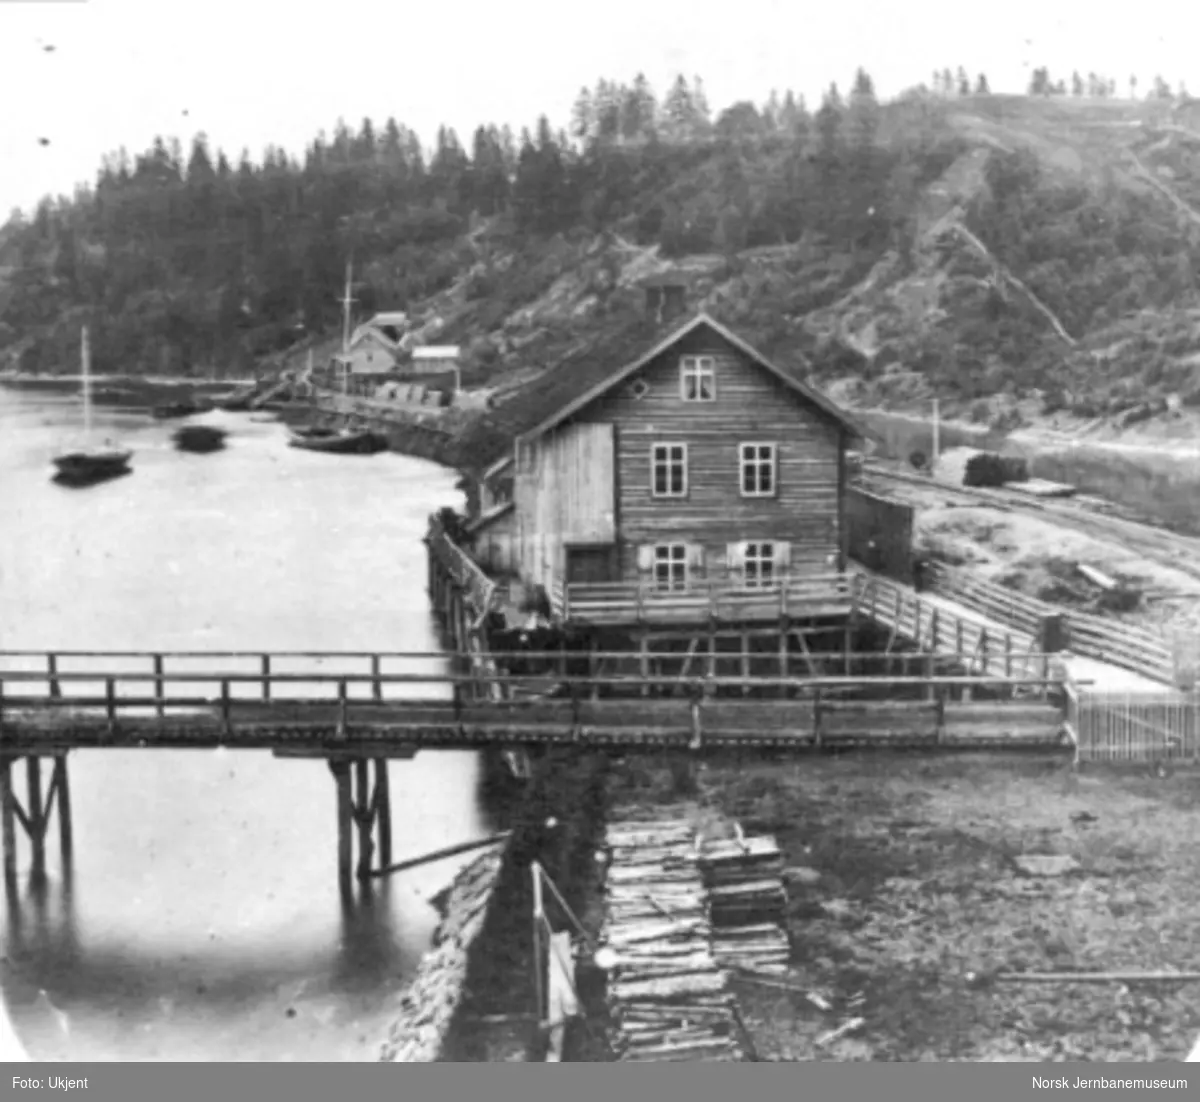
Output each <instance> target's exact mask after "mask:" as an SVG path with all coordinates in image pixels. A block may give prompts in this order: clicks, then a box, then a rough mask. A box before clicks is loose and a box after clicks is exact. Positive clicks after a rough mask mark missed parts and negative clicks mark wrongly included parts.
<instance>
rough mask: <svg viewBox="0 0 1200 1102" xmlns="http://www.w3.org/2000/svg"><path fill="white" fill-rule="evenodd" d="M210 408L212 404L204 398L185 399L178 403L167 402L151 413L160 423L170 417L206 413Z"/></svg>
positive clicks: (156, 407)
mask: <svg viewBox="0 0 1200 1102" xmlns="http://www.w3.org/2000/svg"><path fill="white" fill-rule="evenodd" d="M212 408H213V405H212V402H209V401H207V400H206V399H204V398H185V399H183V400H182V401H180V402H167V403H165V404H163V405H161V406H155V407H154V409H153V411H152V412H153V414H154V416H155V417H157V418H158V419H159V420H160V421H162V420H167V419H168V418H172V417H190V416H191V415H192V414H193V413H208V411H209V410H211V409H212Z"/></svg>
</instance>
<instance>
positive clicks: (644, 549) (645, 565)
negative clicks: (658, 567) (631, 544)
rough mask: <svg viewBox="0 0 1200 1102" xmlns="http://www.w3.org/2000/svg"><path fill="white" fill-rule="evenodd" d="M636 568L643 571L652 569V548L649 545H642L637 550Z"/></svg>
mask: <svg viewBox="0 0 1200 1102" xmlns="http://www.w3.org/2000/svg"><path fill="white" fill-rule="evenodd" d="M637 567H638V569H639V570H643V571H649V570H653V569H654V547H653V546H652V545H651V544H648V543H643V544H642V545H641V546H640V547H639V548H638V549H637Z"/></svg>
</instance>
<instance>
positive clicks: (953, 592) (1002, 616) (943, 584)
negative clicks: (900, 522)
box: [924, 563, 1176, 685]
mask: <svg viewBox="0 0 1200 1102" xmlns="http://www.w3.org/2000/svg"><path fill="white" fill-rule="evenodd" d="M924 574H925V577H926V580H927V582H928V585H929V589H930V591H931V592H934V593H938V594H941V595H942V596H944V597H946V598H947V599H948V600H952V601H955V602H957V603H958V604H961V605H965V606H966V607H967V608H972V609H975V610H976V611H977V612H979V613H981V614H983V615H984V616H987V617H988V618H989V619H992V620H999V621H1001V622H1003V623H1006V624H1010V625H1012V626H1013V627H1015V628H1017V629H1018V630H1020V631H1023V632H1031V631H1038V630H1039V627H1038V625H1039V624H1040V623H1041V622H1042V621H1043V620H1044V619H1045V618H1046V617H1049V616H1058V617H1061V619H1062V621H1063V623H1064V625H1065V628H1066V640H1065V642H1066V644H1067V647H1068V648H1069V649H1070V650H1071V651H1072V652H1073V653H1074V654H1078V655H1082V656H1085V657H1087V658H1095V659H1097V660H1099V661H1101V662H1107V663H1109V664H1110V665H1113V666H1120V667H1121V668H1122V669H1126V670H1131V671H1132V672H1133V673H1138V674H1141V675H1142V676H1143V677H1147V678H1150V679H1151V680H1152V681H1159V682H1162V683H1163V684H1167V685H1174V684H1175V680H1176V661H1175V655H1174V653H1173V650H1172V648H1171V647H1170V646H1169V645H1168V643H1167V641H1166V639H1165V638H1164V637H1163V636H1162V635H1159V634H1156V633H1155V632H1151V631H1146V630H1145V629H1143V628H1137V627H1132V626H1130V625H1127V624H1121V623H1118V622H1116V621H1114V620H1108V619H1105V618H1103V617H1100V616H1092V615H1089V614H1088V613H1085V612H1077V611H1075V610H1074V609H1068V608H1063V607H1062V606H1059V605H1051V604H1048V603H1047V602H1045V601H1039V600H1037V598H1035V597H1027V596H1025V595H1024V594H1022V593H1017V592H1016V591H1014V590H1011V589H1009V588H1007V587H1006V586H1002V585H997V584H996V583H995V582H989V581H986V580H984V579H983V578H979V577H977V576H975V575H974V574H972V573H971V572H970V571H968V570H960V569H956V568H954V567H950V566H946V565H945V564H943V563H927V564H926V565H925V568H924Z"/></svg>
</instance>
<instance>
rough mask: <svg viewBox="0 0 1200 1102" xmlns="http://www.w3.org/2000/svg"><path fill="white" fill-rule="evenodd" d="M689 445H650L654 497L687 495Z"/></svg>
mask: <svg viewBox="0 0 1200 1102" xmlns="http://www.w3.org/2000/svg"><path fill="white" fill-rule="evenodd" d="M687 488H688V477H687V445H686V444H652V445H651V446H650V492H651V494H652V495H653V496H654V497H687Z"/></svg>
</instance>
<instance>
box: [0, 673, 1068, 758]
mask: <svg viewBox="0 0 1200 1102" xmlns="http://www.w3.org/2000/svg"><path fill="white" fill-rule="evenodd" d="M45 676H46V675H45V672H44V671H41V670H11V669H10V670H6V671H5V672H4V674H3V676H2V677H0V748H2V747H3V746H4V745H6V744H7V745H8V746H10V747H13V749H12V750H10V752H21V751H22V749H24V750H26V751H27V750H28V749H29V748H30V747H31V746H33V747H36V746H37V745H40V744H42V743H53V742H54V738H55V732H56V731H62V730H66V731H69V732H71V733H72V735H71V737H73V738H75V739H76V742H74V743H73V745H81V744H87V745H91V744H93V743H94V744H96V745H113V744H114V743H113V741H112V740H113V739H114V738H116V739H118V741H117V742H116V743H115V744H117V745H124V744H130V745H139V744H140V745H149V744H152V743H153V742H154V741H155V737H156V736H155V732H156V730H159V731H161V732H164V734H163V735H162V737H163V738H165V739H166V740H167V741H168V743H169V740H170V738H171V732H172V730H178V729H180V725H182V727H183V728H187V729H188V730H192V729H193V728H194V729H196V730H201V729H202V730H205V731H208V732H209V734H208V735H207V736H206V738H207V739H208V741H209V744H212V745H219V744H223V743H224V742H229V743H230V744H234V745H236V743H237V737H236V736H237V734H238V730H239V727H241V729H242V730H244V731H246V732H247V733H248V735H249V738H250V741H253V740H254V739H256V738H257V739H258V741H259V742H260V743H261V742H262V739H263V738H269V737H270V730H271V729H272V728H275V727H278V728H279V729H281V730H290V731H294V730H296V729H298V728H304V727H305V726H309V727H312V728H314V729H315V730H317V731H318V733H319V730H320V729H326V730H327V729H329V728H331V727H332V728H335V729H336V731H337V733H338V735H339V736H343V737H347V738H349V737H350V736H351V732H352V731H353V730H361V731H362V732H364V736H363V737H370V736H369V732H370V730H371V729H372V727H373V726H374V727H375V728H379V727H383V728H386V729H387V731H388V732H389V733H390V734H394V735H395V737H397V738H399V739H400V740H402V741H403V740H404V739H406V738H409V737H410V736H411V737H412V738H414V739H417V740H418V741H421V740H424V741H425V742H432V743H434V744H438V745H455V744H458V743H457V742H456V741H455V740H456V739H457V740H459V741H460V742H466V743H470V742H471V741H472V740H474V741H478V739H479V738H483V739H484V740H486V739H487V738H488V737H489V732H491V733H493V734H495V735H496V737H501V738H503V739H505V740H507V741H512V740H514V739H515V740H516V741H539V740H545V739H551V740H554V739H559V738H581V737H588V735H587V732H594V733H595V734H596V735H598V736H599V737H601V738H605V737H610V738H614V739H616V740H617V741H620V738H621V732H622V731H626V732H632V734H631V735H630V736H629V737H630V738H631V739H632V740H633V741H638V740H639V739H644V738H645V737H650V738H654V737H656V736H661V737H663V738H665V739H667V740H668V741H671V740H677V741H679V740H681V741H684V742H691V743H696V742H699V741H702V740H703V739H705V738H708V739H712V740H714V741H715V742H722V741H725V742H737V741H739V740H743V741H748V742H750V743H753V742H755V740H758V741H760V742H768V743H772V744H779V745H784V744H792V743H805V742H808V743H814V742H815V744H817V745H821V743H822V740H823V739H826V738H828V739H830V740H834V741H836V740H839V739H842V740H845V739H849V740H852V741H857V742H864V743H878V742H887V741H889V740H904V739H910V738H915V739H918V740H933V741H937V742H940V741H942V740H943V739H946V740H949V741H966V742H971V741H975V742H979V741H987V740H989V739H990V740H994V741H999V742H1002V743H1006V742H1007V743H1013V742H1020V741H1022V740H1028V741H1033V742H1039V743H1042V744H1045V743H1047V742H1054V741H1057V740H1058V739H1059V738H1060V736H1061V734H1062V730H1063V724H1062V719H1063V714H1062V709H1061V706H1059V705H1058V704H1056V703H1053V702H1050V701H1048V700H1042V701H1032V702H1024V703H1022V702H1017V701H1011V700H991V701H988V700H980V699H972V700H955V699H954V696H955V694H956V693H957V692H959V691H961V690H963V689H970V690H977V691H986V690H987V689H989V688H990V689H996V688H997V683H996V680H995V679H993V678H985V677H978V676H975V677H970V676H968V677H953V676H943V677H933V678H930V677H910V676H893V677H887V678H862V677H857V678H856V677H845V676H828V677H812V678H779V677H760V678H746V677H698V678H690V679H688V680H687V681H686V683H685V684H684V686H683V689H684V692H683V694H682V695H681V696H675V697H673V698H671V697H670V696H669V694H670V691H671V690H678V689H679V688H680V685H679V679H678V678H677V677H661V676H654V675H650V676H645V677H641V678H638V679H636V680H637V682H638V684H639V685H640V687H641V688H643V689H644V690H645V691H646V692H647V693H648V694H653V695H652V696H651V698H650V699H644V698H642V697H640V696H637V695H635V696H634V697H633V698H630V697H628V696H625V697H620V698H613V697H605V696H600V695H599V694H600V693H601V692H602V691H603V690H606V689H611V688H615V687H618V686H619V687H622V688H628V687H629V686H630V682H631V679H630V678H629V677H591V676H589V677H569V678H566V679H565V680H563V681H561V682H560V683H559V685H558V692H557V694H556V695H554V696H552V697H543V698H540V699H532V698H524V699H522V698H515V699H507V700H502V701H497V700H479V699H477V698H476V697H475V696H474V693H473V687H474V686H475V685H476V683H477V680H478V679H477V678H475V677H474V676H472V675H470V674H464V673H457V672H448V673H440V674H429V673H391V674H384V673H380V674H378V675H375V674H364V673H357V674H355V673H349V674H347V673H342V672H339V673H324V674H313V673H311V672H306V673H293V674H285V673H272V674H271V675H270V676H269V678H266V679H264V678H263V677H262V676H260V675H255V674H252V673H242V674H225V673H223V674H221V675H220V676H219V677H218V678H216V679H215V680H214V676H213V674H212V672H211V671H210V672H200V673H190V674H182V673H179V672H174V673H171V674H167V675H158V674H150V675H147V674H145V673H138V672H135V673H120V674H115V673H109V674H106V675H104V676H102V677H101V678H100V679H99V681H98V679H97V674H96V672H94V671H86V672H84V671H61V670H60V671H58V674H57V683H58V687H59V695H54V694H52V693H51V692H50V691H49V690H48V689H46V688H44V687H43V686H44V685H45ZM497 679H498V680H499V681H501V682H518V681H522V680H524V679H522V678H518V677H516V676H514V675H505V674H502V675H497ZM168 681H170V682H172V683H173V684H174V685H175V686H176V688H175V689H174V690H173V691H171V692H169V693H168V692H167V691H166V686H167V683H168ZM1021 683H1022V684H1024V685H1026V686H1027V687H1029V688H1038V689H1040V690H1041V691H1042V692H1044V693H1049V692H1051V691H1053V690H1054V689H1055V688H1056V686H1057V683H1055V682H1046V681H1042V680H1035V679H1029V680H1026V681H1023V682H1021ZM214 684H215V691H214V689H213V686H214ZM417 684H422V685H425V686H429V685H431V684H436V685H441V686H444V690H443V692H442V693H441V694H439V698H437V699H429V698H428V697H424V698H420V699H404V700H395V699H390V700H389V698H388V694H387V692H386V689H387V688H388V687H390V686H396V685H401V686H408V687H412V686H414V685H417ZM206 685H207V686H208V688H207V690H206V689H205V686H206ZM89 686H90V687H89ZM288 686H291V687H294V688H299V689H301V690H302V692H303V695H300V696H290V695H289V696H288V697H286V698H284V697H282V695H277V693H276V690H277V689H279V688H282V687H288ZM317 686H320V687H324V688H325V689H327V690H328V692H327V694H326V695H321V696H316V695H314V694H313V689H314V687H317ZM76 688H79V689H80V691H78V692H76V691H75V689H76ZM881 688H886V690H887V692H888V694H889V696H890V697H891V698H890V699H882V700H881V699H847V695H848V694H852V693H856V692H858V693H861V692H864V691H867V690H870V689H875V690H879V689H881ZM244 689H248V690H249V695H246V694H244V693H242V692H240V691H239V690H244ZM756 689H762V690H767V696H768V697H772V696H775V695H776V694H779V693H780V692H781V691H783V695H784V696H786V697H787V699H762V698H759V697H755V698H753V699H747V698H746V697H744V696H742V695H741V694H743V693H748V692H751V691H754V690H756ZM664 690H666V691H665V692H664ZM722 690H727V691H728V692H729V693H730V694H733V697H734V698H733V699H730V697H729V696H728V695H726V696H721V695H719V694H720V693H721V692H722ZM905 691H910V692H912V693H914V694H919V697H920V698H918V699H896V697H897V696H899V695H901V694H903V693H904V692H905ZM447 697H448V699H447ZM662 697H668V698H667V699H662ZM129 724H131V725H132V726H130V727H128V729H127V728H126V725H129ZM157 724H162V725H163V726H161V727H156V725H157ZM88 731H90V732H92V734H91V735H90V736H87V735H86V732H88ZM80 732H85V735H80ZM264 732H266V733H265V734H264ZM121 737H123V738H124V742H121V741H120V738H121ZM314 737H315V736H314ZM375 737H376V738H378V737H380V736H378V735H376V736H375ZM81 738H83V740H84V741H83V742H82V743H81V742H80V741H79V739H81ZM139 739H140V742H139V741H138V740H139ZM89 740H90V741H89ZM201 741H203V740H201ZM196 744H197V745H198V744H199V742H197V743H196ZM55 745H57V744H55Z"/></svg>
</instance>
